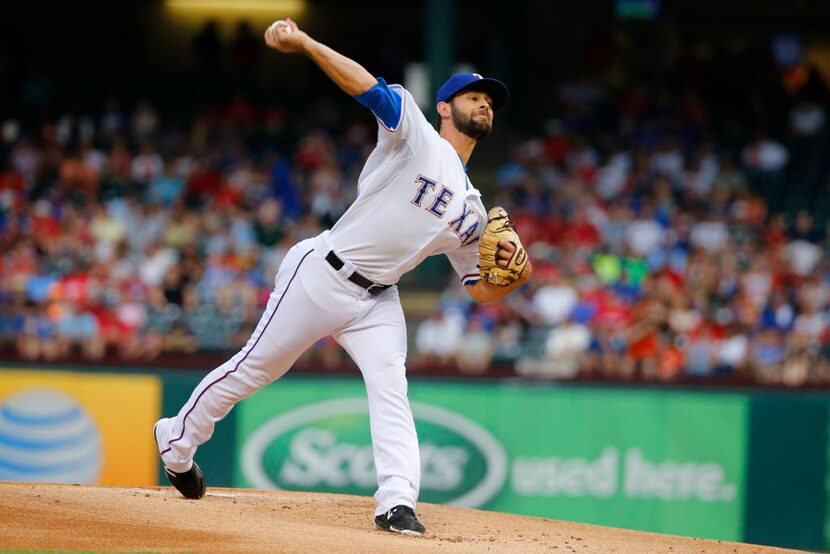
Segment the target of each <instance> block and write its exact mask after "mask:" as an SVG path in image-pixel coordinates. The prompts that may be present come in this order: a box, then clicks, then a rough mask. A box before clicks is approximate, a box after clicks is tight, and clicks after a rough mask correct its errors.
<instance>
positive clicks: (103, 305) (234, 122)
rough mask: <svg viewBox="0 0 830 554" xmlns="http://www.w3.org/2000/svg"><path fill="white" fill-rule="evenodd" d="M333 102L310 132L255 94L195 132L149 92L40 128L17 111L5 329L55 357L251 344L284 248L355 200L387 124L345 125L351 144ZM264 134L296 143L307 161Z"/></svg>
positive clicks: (30, 355)
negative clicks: (128, 104)
mask: <svg viewBox="0 0 830 554" xmlns="http://www.w3.org/2000/svg"><path fill="white" fill-rule="evenodd" d="M323 108H324V107H323ZM326 113H327V112H326V111H325V109H322V110H321V111H319V112H317V114H316V116H317V118H318V120H317V122H316V123H317V125H318V126H317V127H314V128H313V129H311V130H308V131H303V130H301V131H298V132H295V131H294V130H292V129H289V128H288V124H287V121H286V120H287V118H288V116H287V115H286V113H284V111H283V110H281V109H279V108H276V107H271V108H268V107H266V108H256V109H255V108H254V107H253V106H252V105H251V103H250V102H249V101H248V100H247V99H245V98H237V99H235V100H234V101H232V102H230V103H229V104H227V105H225V106H222V107H221V108H220V109H216V110H214V111H211V112H206V113H204V114H203V115H202V116H201V117H200V118H199V120H198V121H197V122H196V123H195V124H194V125H193V126H188V127H187V128H186V129H184V130H180V129H178V128H176V127H175V126H174V125H170V124H166V123H165V122H164V120H163V118H162V117H161V116H160V115H159V114H158V113H157V112H156V110H155V109H154V108H153V106H152V104H151V103H150V102H149V101H142V102H140V103H139V104H138V105H137V106H136V108H135V109H134V110H133V111H132V112H127V111H123V110H121V109H119V107H118V106H117V104H116V103H113V104H111V105H110V106H109V107H108V109H107V110H106V111H104V112H103V113H101V114H97V115H96V116H76V115H65V116H63V117H61V118H60V119H58V120H57V121H55V122H52V123H49V124H46V125H43V126H42V127H41V128H39V129H37V132H36V133H26V132H23V131H22V130H21V129H19V128H18V127H17V126H16V125H15V123H14V122H13V121H10V122H7V123H6V125H5V127H4V129H3V140H4V143H5V148H4V149H3V152H4V154H5V155H4V156H3V158H2V166H1V168H0V252H2V255H0V340H1V341H2V342H3V343H4V344H5V345H6V346H7V347H12V348H14V349H16V351H17V352H18V353H19V355H20V356H22V357H23V358H24V359H27V360H47V361H51V360H58V359H61V358H63V357H65V356H67V355H68V354H72V353H77V354H80V355H82V356H84V357H86V358H88V359H100V358H101V357H103V356H105V355H107V354H108V353H116V354H117V355H118V356H120V357H121V358H123V359H126V360H135V361H147V360H151V359H153V358H155V357H156V356H158V355H159V354H160V353H161V352H163V351H184V352H188V351H196V350H216V351H219V350H221V351H225V350H233V349H236V348H239V347H241V346H242V345H244V343H245V342H246V340H247V338H248V337H249V336H250V333H251V331H252V330H253V327H254V326H255V324H256V322H257V321H258V319H259V316H260V314H261V311H262V310H263V308H264V305H265V302H266V300H267V297H268V294H269V293H270V291H271V289H272V287H273V280H274V276H275V274H276V270H277V268H278V266H279V263H280V260H281V259H282V256H283V254H284V253H285V252H286V251H287V249H288V248H290V247H291V246H292V245H293V244H294V243H295V242H296V241H298V240H300V239H302V238H305V237H308V236H313V235H315V234H317V233H319V232H320V231H321V230H322V229H323V228H325V227H329V226H331V225H332V224H333V223H334V222H335V221H336V220H337V219H338V218H339V216H340V215H341V214H342V213H343V211H345V209H346V207H347V206H348V200H347V199H348V198H351V197H353V196H354V187H355V183H356V173H355V172H357V171H359V170H360V165H361V162H362V160H363V159H364V157H365V155H366V149H367V148H370V144H371V140H370V133H371V132H372V129H371V125H372V122H371V121H370V120H368V119H362V120H360V121H358V122H356V123H355V124H352V125H349V124H345V125H344V126H342V127H341V129H340V134H339V135H338V137H337V138H336V141H335V139H334V138H332V137H331V136H330V135H329V134H327V133H325V132H323V130H322V129H324V128H325V123H324V122H323V120H324V119H325V118H326V117H327V115H326ZM329 115H331V114H329ZM254 117H256V118H257V120H256V123H254ZM259 118H262V119H259ZM337 122H338V124H341V125H343V124H344V122H343V121H342V120H341V119H337ZM260 143H261V144H268V145H279V144H285V143H290V144H291V147H290V153H291V156H290V158H288V157H285V156H283V155H282V154H281V153H280V152H279V150H277V149H274V148H272V147H262V148H259V147H257V146H256V145H258V144H260Z"/></svg>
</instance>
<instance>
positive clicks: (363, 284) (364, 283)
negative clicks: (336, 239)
mask: <svg viewBox="0 0 830 554" xmlns="http://www.w3.org/2000/svg"><path fill="white" fill-rule="evenodd" d="M326 261H327V262H328V263H329V265H331V267H333V268H334V270H335V271H340V269H341V268H342V267H343V265H344V264H343V260H341V259H340V258H339V257H338V256H337V254H335V253H334V250H332V251H331V252H329V253H328V254H326ZM346 279H348V280H349V281H351V282H352V283H354V284H355V285H357V286H358V287H360V288H362V289H366V292H368V293H369V294H371V295H372V296H377V295H379V294H380V293H382V292H383V291H385V290H386V289H388V288H389V287H391V286H392V285H379V284H377V283H373V282H372V281H370V280H369V279H367V278H366V277H364V276H363V275H361V274H360V273H358V272H357V271H355V272H354V273H352V274H351V275H349V276H348V277H346Z"/></svg>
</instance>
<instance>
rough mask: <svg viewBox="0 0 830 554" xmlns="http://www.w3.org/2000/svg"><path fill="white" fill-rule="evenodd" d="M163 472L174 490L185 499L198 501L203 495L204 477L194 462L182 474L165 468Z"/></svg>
mask: <svg viewBox="0 0 830 554" xmlns="http://www.w3.org/2000/svg"><path fill="white" fill-rule="evenodd" d="M164 472H165V473H166V474H167V478H168V479H170V482H171V483H172V484H173V486H174V487H176V490H177V491H179V492H180V493H182V496H184V497H185V498H190V499H191V500H198V499H200V498H202V497H203V496H204V495H205V476H204V475H203V474H202V470H201V468H199V465H198V464H197V463H196V462H193V467H191V468H190V469H189V470H187V471H185V472H184V473H176V472H175V471H171V470H169V469H167V468H164Z"/></svg>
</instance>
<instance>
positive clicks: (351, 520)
mask: <svg viewBox="0 0 830 554" xmlns="http://www.w3.org/2000/svg"><path fill="white" fill-rule="evenodd" d="M372 509H373V504H372V499H371V498H365V497H357V496H344V495H336V494H312V493H300V492H286V491H259V490H248V489H218V488H209V489H208V493H207V496H205V497H204V498H203V499H201V500H197V501H193V500H186V499H184V498H182V497H181V496H180V495H179V494H178V493H177V492H176V491H175V490H173V489H172V488H169V487H162V488H159V487H156V488H128V487H123V488H122V487H88V486H77V485H52V484H42V483H0V549H6V550H13V549H40V550H102V551H110V552H112V551H143V552H147V551H152V552H182V551H188V552H326V553H334V554H345V553H350V552H355V553H358V552H359V553H363V552H396V553H397V552H442V553H453V552H471V553H472V552H475V553H479V552H488V551H489V552H493V553H502V552H511V553H512V552H558V553H563V554H567V553H580V554H581V553H607V552H619V553H628V552H632V553H645V552H662V553H671V554H681V553H687V552H688V553H696V554H698V553H702V552H705V553H713V554H714V553H724V554H727V553H728V554H735V553H738V554H745V553H750V552H752V553H755V552H757V553H767V552H770V553H771V552H794V551H792V550H790V551H787V550H783V549H779V548H766V547H760V546H754V545H745V544H738V543H726V542H718V541H706V540H700V539H690V538H683V537H673V536H668V535H656V534H652V533H638V532H634V531H624V530H621V529H612V528H608V527H598V526H594V525H585V524H579V523H568V522H564V521H553V520H549V519H542V518H534V517H524V516H516V515H509V514H500V513H495V512H484V511H479V510H468V509H464V508H453V507H449V506H438V505H435V504H420V505H419V506H418V515H419V518H420V519H421V521H422V522H423V523H424V525H426V527H427V534H426V535H425V536H423V537H408V536H400V535H395V534H392V533H389V532H387V531H380V530H378V529H375V528H374V527H373V525H372Z"/></svg>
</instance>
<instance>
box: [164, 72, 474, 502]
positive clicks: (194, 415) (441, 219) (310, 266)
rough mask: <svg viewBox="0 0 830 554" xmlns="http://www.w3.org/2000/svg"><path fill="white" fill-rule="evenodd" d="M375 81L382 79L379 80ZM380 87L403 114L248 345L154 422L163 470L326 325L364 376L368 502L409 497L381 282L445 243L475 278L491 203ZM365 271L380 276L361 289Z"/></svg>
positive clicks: (281, 284)
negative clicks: (373, 488)
mask: <svg viewBox="0 0 830 554" xmlns="http://www.w3.org/2000/svg"><path fill="white" fill-rule="evenodd" d="M378 86H382V87H387V85H386V84H385V83H384V82H383V81H382V80H379V85H378ZM385 90H386V92H387V93H388V92H389V91H390V90H391V91H393V92H395V93H396V94H395V95H393V98H400V102H401V104H400V106H397V107H398V108H399V110H398V111H399V113H400V115H399V118H398V120H397V122H396V124H395V125H388V123H391V122H389V121H387V123H384V122H383V120H382V118H381V117H380V116H379V117H378V122H379V129H378V143H377V146H376V148H375V150H374V151H373V152H372V154H371V155H370V156H369V159H368V160H367V162H366V165H365V167H364V169H363V171H362V173H361V174H360V177H359V181H358V196H357V199H356V200H355V201H354V203H353V204H352V205H351V207H350V208H349V209H348V210H347V211H346V213H345V214H343V216H342V217H341V218H340V220H339V221H338V222H337V223H336V224H335V225H334V227H333V228H332V229H331V231H324V232H323V233H321V234H320V235H318V236H317V237H314V238H311V239H307V240H304V241H302V242H300V243H298V244H297V245H295V246H294V247H293V248H292V249H291V250H290V251H289V252H288V254H287V255H286V256H285V258H284V260H283V262H282V264H281V266H280V268H279V272H278V273H277V276H276V279H275V286H274V290H273V292H272V293H271V296H270V298H269V300H268V304H267V307H266V309H265V313H264V314H263V315H262V318H261V319H260V321H259V324H258V325H257V327H256V329H255V330H254V333H253V335H252V336H251V338H250V340H249V341H248V343H247V344H246V345H245V347H244V348H243V349H242V350H241V351H239V352H238V353H237V354H236V355H235V356H233V357H232V358H231V359H230V360H228V361H227V362H225V363H224V364H223V365H221V366H220V367H218V368H216V369H215V370H213V371H212V372H211V373H209V374H208V375H207V377H205V378H204V379H203V380H202V382H201V383H200V384H199V385H198V386H197V387H196V389H195V390H194V391H193V394H192V395H191V397H190V399H189V400H188V401H187V403H186V404H185V405H184V406H183V407H182V409H181V411H180V412H179V413H178V415H177V416H176V417H175V418H170V419H162V420H161V421H160V422H159V423H158V424H157V440H158V445H159V450H160V453H161V456H162V460H163V462H164V465H165V466H166V467H168V468H169V469H171V470H173V471H175V472H184V471H187V470H189V469H190V467H191V466H192V463H193V456H194V454H195V451H196V447H197V446H199V445H200V444H202V443H204V442H205V441H207V440H208V439H209V438H210V436H211V435H212V434H213V428H214V424H215V422H217V421H219V420H220V419H222V418H223V417H224V416H225V415H226V414H227V413H228V412H229V411H230V409H231V408H232V407H233V406H234V404H236V403H237V402H239V401H240V400H242V399H244V398H246V397H248V396H250V395H251V394H253V393H254V392H256V391H257V390H259V389H261V388H262V387H264V386H265V385H267V384H269V383H271V382H272V381H274V380H276V379H279V378H280V377H281V376H282V375H283V374H284V373H285V372H286V371H288V369H289V368H290V367H291V365H292V364H293V363H294V362H295V360H296V359H297V358H298V357H299V356H300V354H302V353H303V352H304V351H305V350H306V349H308V348H309V347H310V346H312V345H313V344H314V343H315V342H316V341H317V340H319V339H320V338H322V337H325V336H327V335H331V336H333V337H334V338H335V339H336V340H337V342H338V343H339V344H340V345H342V346H343V348H344V349H345V350H346V351H347V352H348V353H349V355H350V356H351V357H352V358H353V359H354V361H355V362H356V363H357V365H358V366H359V368H360V371H361V373H362V374H363V379H364V381H365V383H366V391H367V394H368V401H369V418H370V426H371V433H372V444H373V451H374V460H375V467H376V469H377V479H378V491H377V493H376V494H375V499H376V501H377V507H376V511H375V513H376V515H379V514H382V513H385V512H386V511H388V510H390V509H391V508H393V507H394V506H397V505H400V504H403V505H406V506H409V507H411V508H413V509H414V508H415V502H416V500H417V497H418V490H419V487H420V458H419V452H418V438H417V436H416V433H415V425H414V422H413V419H412V413H411V411H410V408H409V401H408V398H407V381H406V368H405V358H406V345H407V341H406V328H405V322H404V315H403V311H402V309H401V305H400V299H399V296H398V289H397V287H395V286H390V287H388V288H385V289H382V288H381V287H380V286H378V285H394V284H395V283H396V282H397V281H398V279H399V278H400V276H401V275H403V274H404V273H405V272H407V271H409V270H410V269H412V268H414V267H415V266H416V265H418V264H419V263H420V262H421V261H422V260H424V258H426V257H427V256H431V255H433V254H446V255H447V256H448V258H449V260H450V262H451V264H452V266H453V268H454V269H455V271H456V273H458V275H459V276H460V278H461V279H462V281H463V282H464V283H465V284H471V283H472V282H474V281H476V280H478V278H479V277H478V261H479V257H478V238H479V236H480V234H481V231H482V230H483V229H484V226H485V224H486V212H485V210H484V206H483V205H482V203H481V198H480V194H479V192H478V191H477V190H476V189H475V188H474V187H473V186H472V184H471V183H470V180H469V179H468V178H467V175H466V173H465V168H464V166H463V163H462V161H461V158H460V157H459V156H458V154H457V153H456V151H455V150H454V149H453V147H452V146H451V145H450V143H448V142H447V141H446V140H444V139H443V138H441V137H440V136H439V135H438V133H437V132H436V131H435V129H433V127H432V126H431V125H430V124H429V123H428V122H427V120H426V119H425V118H424V115H423V114H422V113H421V111H420V110H419V109H418V106H417V105H416V104H415V101H414V100H413V98H412V96H411V95H410V94H409V92H407V91H406V90H404V89H403V87H400V86H399V85H391V86H389V87H388V89H385ZM397 113H398V112H396V115H397ZM376 114H377V112H376ZM387 119H388V117H387ZM335 257H336V258H337V259H335ZM338 262H339V263H338ZM336 266H342V267H339V269H335V267H336ZM355 272H357V275H361V276H363V278H364V281H362V284H363V286H359V285H358V284H355V283H354V282H353V281H354V280H360V278H359V277H356V276H355V275H356V274H355ZM350 278H351V280H350ZM369 281H371V282H372V283H375V284H376V285H372V286H370V287H368V290H367V287H366V285H367V284H368V282H369ZM379 290H380V291H381V292H379V294H377V292H378V291H379ZM373 293H375V294H373Z"/></svg>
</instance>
